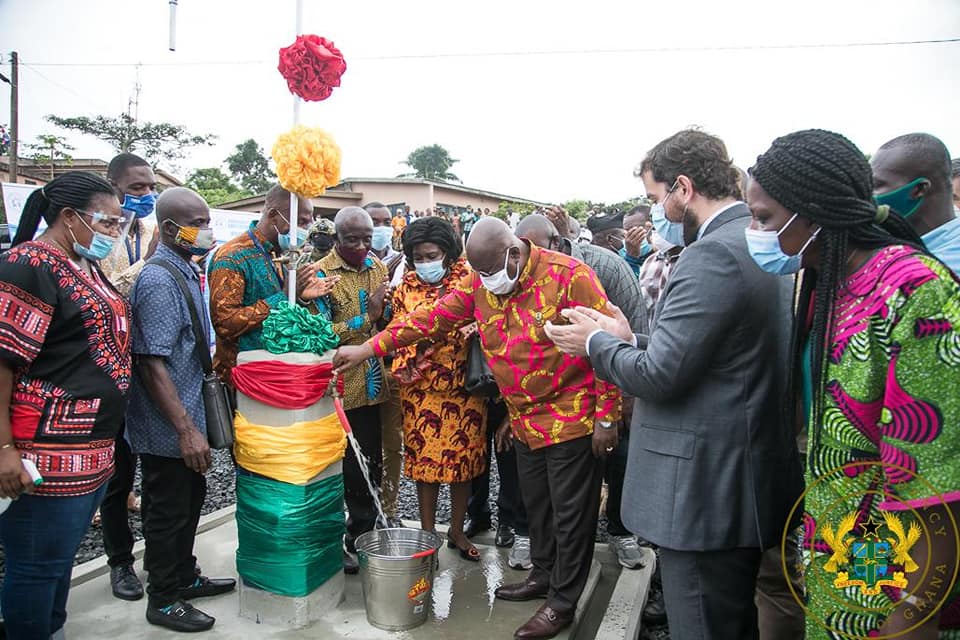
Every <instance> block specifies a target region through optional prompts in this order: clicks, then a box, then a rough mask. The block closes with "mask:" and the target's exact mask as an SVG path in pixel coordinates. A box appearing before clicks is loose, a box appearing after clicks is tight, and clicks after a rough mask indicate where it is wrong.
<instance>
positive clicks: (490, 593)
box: [480, 549, 503, 621]
mask: <svg viewBox="0 0 960 640" xmlns="http://www.w3.org/2000/svg"><path fill="white" fill-rule="evenodd" d="M480 566H481V569H482V571H483V577H484V579H485V580H486V584H487V607H489V609H490V610H489V612H488V613H487V620H488V621H489V620H490V618H492V617H493V603H494V601H495V600H496V595H495V594H496V591H497V587H499V586H500V585H502V584H503V563H502V561H501V559H500V554H499V553H497V550H496V549H487V550H486V552H485V553H484V554H483V556H482V557H481V558H480Z"/></svg>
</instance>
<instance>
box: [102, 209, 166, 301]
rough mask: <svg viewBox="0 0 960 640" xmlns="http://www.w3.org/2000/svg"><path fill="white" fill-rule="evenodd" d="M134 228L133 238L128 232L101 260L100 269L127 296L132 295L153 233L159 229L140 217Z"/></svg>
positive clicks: (135, 221)
mask: <svg viewBox="0 0 960 640" xmlns="http://www.w3.org/2000/svg"><path fill="white" fill-rule="evenodd" d="M133 229H134V232H133V233H134V235H133V237H132V238H131V237H130V234H129V233H128V234H127V235H126V236H124V238H123V242H117V244H116V246H114V247H113V251H111V252H110V255H108V256H107V257H106V258H104V259H103V260H101V261H100V269H101V270H102V271H103V272H104V273H105V274H106V275H107V278H109V279H110V283H111V284H113V286H114V287H116V289H117V291H119V292H120V293H121V294H123V297H125V298H129V297H130V291H131V290H132V289H133V283H134V282H136V280H137V276H139V275H140V270H141V269H143V265H144V264H145V262H144V256H146V255H147V248H148V247H149V246H150V241H151V240H153V234H154V233H156V231H157V227H156V225H152V224H147V223H146V222H144V221H143V220H139V219H137V220H134V221H133Z"/></svg>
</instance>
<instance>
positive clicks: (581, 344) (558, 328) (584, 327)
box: [545, 302, 633, 356]
mask: <svg viewBox="0 0 960 640" xmlns="http://www.w3.org/2000/svg"><path fill="white" fill-rule="evenodd" d="M607 309H608V311H609V313H611V314H613V317H610V316H607V315H604V314H603V313H601V312H600V311H596V310H594V309H590V308H588V307H574V308H573V309H564V310H562V311H561V312H560V315H562V316H563V317H564V318H566V319H567V320H568V321H569V322H570V324H567V325H557V324H553V323H552V322H548V323H547V324H546V327H545V329H546V332H547V336H548V337H549V338H550V339H551V340H553V343H554V344H556V345H557V347H558V348H559V349H560V350H561V351H563V352H564V353H569V354H573V355H577V356H585V355H587V338H589V337H590V334H592V333H593V332H595V331H606V332H607V333H610V334H613V335H614V336H616V337H617V338H620V339H621V340H624V341H627V342H632V340H633V334H632V332H631V331H630V323H629V322H627V318H626V316H624V315H623V312H622V311H620V309H619V308H618V307H617V306H616V305H614V304H612V303H609V302H608V303H607Z"/></svg>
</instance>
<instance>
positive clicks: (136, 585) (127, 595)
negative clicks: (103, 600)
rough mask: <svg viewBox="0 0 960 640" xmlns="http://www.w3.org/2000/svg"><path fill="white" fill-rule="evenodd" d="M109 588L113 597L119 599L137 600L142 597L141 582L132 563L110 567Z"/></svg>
mask: <svg viewBox="0 0 960 640" xmlns="http://www.w3.org/2000/svg"><path fill="white" fill-rule="evenodd" d="M110 589H111V590H112V591H113V597H114V598H120V599H121V600H139V599H140V598H142V597H143V584H142V583H141V582H140V578H138V577H137V572H136V571H134V570H133V565H132V564H122V565H120V566H119V567H113V568H111V569H110Z"/></svg>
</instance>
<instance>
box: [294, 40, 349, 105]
mask: <svg viewBox="0 0 960 640" xmlns="http://www.w3.org/2000/svg"><path fill="white" fill-rule="evenodd" d="M277 69H278V70H279V71H280V75H282V76H283V79H284V80H286V81H287V88H289V89H290V92H291V93H293V94H295V95H298V96H300V97H301V98H303V99H304V100H309V101H312V102H317V101H320V100H326V99H327V98H329V97H330V94H331V93H332V92H333V88H334V87H339V86H340V76H342V75H343V72H344V71H346V70H347V63H346V62H344V60H343V54H342V53H340V50H339V49H337V48H336V47H335V46H333V43H332V42H330V41H329V40H327V39H326V38H321V37H320V36H315V35H306V36H297V39H296V41H295V42H294V43H293V44H291V45H290V46H289V47H284V48H283V49H280V64H279V66H278V67H277Z"/></svg>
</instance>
